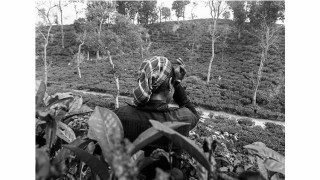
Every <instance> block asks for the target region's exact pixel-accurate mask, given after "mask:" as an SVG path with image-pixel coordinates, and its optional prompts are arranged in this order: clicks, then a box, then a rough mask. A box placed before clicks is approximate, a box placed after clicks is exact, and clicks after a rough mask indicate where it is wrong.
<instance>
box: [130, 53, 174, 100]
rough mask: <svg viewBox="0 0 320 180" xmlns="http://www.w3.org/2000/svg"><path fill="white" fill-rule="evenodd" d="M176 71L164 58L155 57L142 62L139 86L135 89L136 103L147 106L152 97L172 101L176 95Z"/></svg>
mask: <svg viewBox="0 0 320 180" xmlns="http://www.w3.org/2000/svg"><path fill="white" fill-rule="evenodd" d="M173 82H174V70H173V67H172V64H171V62H170V61H169V60H168V59H167V58H165V57H162V56H154V57H152V58H149V59H146V60H144V61H143V62H142V64H141V66H140V69H139V78H138V85H137V86H136V87H135V88H134V89H133V97H134V103H135V104H136V105H144V104H146V103H147V102H148V101H149V100H150V98H151V96H154V95H157V96H161V95H162V96H163V97H165V98H166V99H167V100H168V99H171V98H172V96H173V93H174V88H173Z"/></svg>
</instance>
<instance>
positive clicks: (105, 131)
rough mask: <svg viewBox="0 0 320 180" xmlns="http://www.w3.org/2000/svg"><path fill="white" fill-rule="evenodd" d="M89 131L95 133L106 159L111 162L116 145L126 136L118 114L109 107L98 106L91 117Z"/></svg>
mask: <svg viewBox="0 0 320 180" xmlns="http://www.w3.org/2000/svg"><path fill="white" fill-rule="evenodd" d="M89 132H93V133H94V136H95V138H96V140H97V141H98V143H99V145H100V147H101V150H102V154H103V156H104V158H105V161H107V162H110V160H111V159H113V155H112V151H113V149H114V146H115V145H117V144H119V143H120V142H121V141H122V140H123V136H124V133H123V127H122V124H121V122H120V120H119V118H118V116H117V115H116V114H114V113H113V112H112V111H111V110H109V109H107V108H102V107H99V106H97V107H96V108H95V109H94V112H93V113H92V114H91V117H90V118H89ZM88 136H89V135H88Z"/></svg>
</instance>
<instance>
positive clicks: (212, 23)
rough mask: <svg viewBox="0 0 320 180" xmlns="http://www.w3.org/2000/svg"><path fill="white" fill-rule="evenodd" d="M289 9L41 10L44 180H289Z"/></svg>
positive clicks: (108, 4) (59, 2)
mask: <svg viewBox="0 0 320 180" xmlns="http://www.w3.org/2000/svg"><path fill="white" fill-rule="evenodd" d="M285 5H286V3H285V1H262V0H257V1H226V0H180V1H178V0H157V1H156V0H152V1H151V0H149V1H122V0H42V1H41V0H36V1H35V3H34V9H33V11H34V16H35V22H32V21H31V22H30V24H34V25H33V26H34V27H33V28H34V38H35V39H34V42H35V44H34V45H35V46H34V50H35V52H34V53H35V56H34V58H35V63H34V65H35V67H34V71H35V94H30V95H29V96H32V98H33V99H34V98H35V111H33V113H34V112H35V115H36V117H35V130H34V131H32V130H31V129H29V130H28V131H32V132H33V134H32V136H33V137H34V136H35V145H34V144H32V148H33V149H35V171H33V172H34V176H35V179H36V180H46V179H49V180H118V179H119V180H284V179H285V175H286V173H285V155H286V152H287V151H286V150H288V149H285V146H286V143H285V142H286V141H285V137H286V136H285V124H286V123H285V120H286V117H287V116H286V108H285V107H286V103H285V102H286V88H285V84H286V83H285V82H286V76H285V74H286V71H285V69H286V68H285V67H286V60H285V59H286V38H285V36H286V33H285V32H286V30H285V25H286V24H285V22H286V18H285V7H286V6H285ZM296 13H299V12H296ZM306 16H307V15H306ZM297 26H304V24H303V23H301V22H297ZM305 28H307V27H305ZM299 46H304V45H303V44H299ZM29 61H30V60H29ZM32 61H33V60H31V63H32ZM293 61H294V60H293ZM299 61H300V62H302V63H303V60H301V59H300V60H299ZM297 72H298V71H297ZM304 77H305V78H307V77H306V76H304ZM297 83H298V84H299V85H303V84H300V83H302V82H301V81H300V82H297ZM297 86H298V85H297ZM32 88H33V87H32ZM32 91H34V90H32ZM34 95H35V97H34ZM300 105H302V104H300ZM32 106H33V107H34V105H32ZM30 119H31V120H30V122H31V124H33V123H32V121H33V117H32V118H30ZM290 120H291V119H290ZM30 122H29V123H30ZM32 126H34V125H32ZM300 143H301V142H300ZM297 156H299V157H300V158H301V157H302V156H303V154H299V155H297ZM30 164H31V165H30V166H34V164H33V163H30ZM297 165H302V164H297ZM307 179H308V178H307ZM314 179H317V178H314Z"/></svg>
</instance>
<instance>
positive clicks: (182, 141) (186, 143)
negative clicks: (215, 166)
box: [150, 120, 211, 172]
mask: <svg viewBox="0 0 320 180" xmlns="http://www.w3.org/2000/svg"><path fill="white" fill-rule="evenodd" d="M150 122H151V124H152V126H153V127H154V128H155V129H157V130H159V131H161V132H162V133H163V134H164V135H165V136H166V137H168V138H169V139H170V140H171V141H172V142H173V144H175V145H176V146H178V147H180V148H181V149H183V150H185V151H186V152H187V153H189V154H190V155H191V156H192V157H193V158H195V159H196V160H197V161H198V162H199V163H200V164H201V165H202V166H204V167H205V168H206V169H207V171H209V172H211V168H210V163H209V161H208V160H207V158H206V156H205V155H204V154H203V153H202V151H201V149H200V148H198V146H197V145H196V144H195V143H194V142H192V141H191V140H190V139H188V138H186V137H185V136H183V135H181V134H180V133H178V132H176V131H175V130H173V129H171V128H169V127H167V126H165V125H163V124H162V123H160V122H158V121H154V120H150Z"/></svg>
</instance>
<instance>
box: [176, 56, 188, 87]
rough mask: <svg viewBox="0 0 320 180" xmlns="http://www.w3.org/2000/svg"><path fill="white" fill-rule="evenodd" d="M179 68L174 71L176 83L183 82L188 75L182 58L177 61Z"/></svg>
mask: <svg viewBox="0 0 320 180" xmlns="http://www.w3.org/2000/svg"><path fill="white" fill-rule="evenodd" d="M177 62H178V64H179V66H178V67H177V68H176V69H175V70H174V73H175V76H176V81H178V82H181V81H182V80H183V78H184V76H185V75H186V73H187V71H186V69H185V64H184V62H183V60H182V59H181V58H179V59H177Z"/></svg>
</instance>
